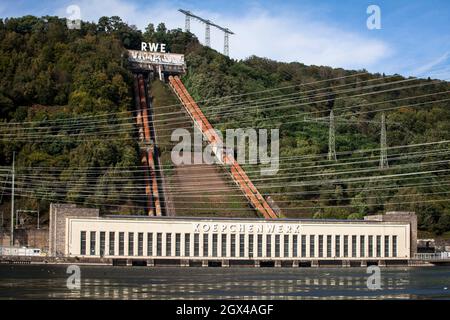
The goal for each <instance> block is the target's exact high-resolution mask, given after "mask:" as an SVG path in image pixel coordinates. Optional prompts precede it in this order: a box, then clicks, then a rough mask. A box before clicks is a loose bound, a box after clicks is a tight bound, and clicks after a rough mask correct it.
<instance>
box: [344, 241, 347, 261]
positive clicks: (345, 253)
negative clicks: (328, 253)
mask: <svg viewBox="0 0 450 320" xmlns="http://www.w3.org/2000/svg"><path fill="white" fill-rule="evenodd" d="M344 257H346V258H347V257H348V236H347V235H345V236H344Z"/></svg>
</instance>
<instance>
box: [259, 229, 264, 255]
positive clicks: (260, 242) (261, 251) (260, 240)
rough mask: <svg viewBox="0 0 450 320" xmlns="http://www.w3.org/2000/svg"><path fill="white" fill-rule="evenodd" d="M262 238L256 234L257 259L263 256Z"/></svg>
mask: <svg viewBox="0 0 450 320" xmlns="http://www.w3.org/2000/svg"><path fill="white" fill-rule="evenodd" d="M262 240H263V236H262V234H258V257H262V255H263V241H262Z"/></svg>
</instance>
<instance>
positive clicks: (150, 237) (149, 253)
mask: <svg viewBox="0 0 450 320" xmlns="http://www.w3.org/2000/svg"><path fill="white" fill-rule="evenodd" d="M147 256H149V257H151V256H153V233H152V232H149V233H147Z"/></svg>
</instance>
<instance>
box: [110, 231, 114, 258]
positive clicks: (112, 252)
mask: <svg viewBox="0 0 450 320" xmlns="http://www.w3.org/2000/svg"><path fill="white" fill-rule="evenodd" d="M115 238H116V233H115V232H110V233H109V255H110V256H113V255H114V253H115V248H114V247H115V246H114V244H115V242H116V241H115V240H116V239H115Z"/></svg>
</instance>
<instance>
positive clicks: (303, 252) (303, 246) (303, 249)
mask: <svg viewBox="0 0 450 320" xmlns="http://www.w3.org/2000/svg"><path fill="white" fill-rule="evenodd" d="M301 255H302V257H303V258H304V257H306V235H302V253H301Z"/></svg>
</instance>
